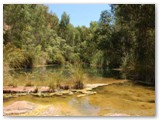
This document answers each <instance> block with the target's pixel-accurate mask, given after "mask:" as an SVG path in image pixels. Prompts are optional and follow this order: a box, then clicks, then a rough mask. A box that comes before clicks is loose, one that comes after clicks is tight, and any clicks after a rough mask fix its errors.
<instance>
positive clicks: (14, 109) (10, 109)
mask: <svg viewBox="0 0 160 120" xmlns="http://www.w3.org/2000/svg"><path fill="white" fill-rule="evenodd" d="M36 106H37V105H36V104H33V103H31V102H27V101H16V102H14V103H12V104H11V105H8V106H7V107H4V109H3V114H4V115H16V114H23V113H26V112H29V111H31V110H33V109H35V108H36Z"/></svg>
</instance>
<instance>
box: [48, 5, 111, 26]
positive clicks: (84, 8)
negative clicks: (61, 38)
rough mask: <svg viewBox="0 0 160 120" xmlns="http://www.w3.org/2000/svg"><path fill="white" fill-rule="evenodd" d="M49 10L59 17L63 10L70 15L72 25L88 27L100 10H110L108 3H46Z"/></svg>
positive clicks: (96, 18)
mask: <svg viewBox="0 0 160 120" xmlns="http://www.w3.org/2000/svg"><path fill="white" fill-rule="evenodd" d="M47 6H48V7H49V12H51V11H52V12H53V13H56V15H57V16H58V18H59V19H60V18H61V15H62V13H63V12H64V11H65V12H66V13H67V14H69V16H70V23H72V24H73V25H74V26H78V25H79V26H82V25H85V26H87V27H89V24H90V22H91V21H98V20H99V18H100V14H101V11H103V10H110V7H109V5H108V4H47Z"/></svg>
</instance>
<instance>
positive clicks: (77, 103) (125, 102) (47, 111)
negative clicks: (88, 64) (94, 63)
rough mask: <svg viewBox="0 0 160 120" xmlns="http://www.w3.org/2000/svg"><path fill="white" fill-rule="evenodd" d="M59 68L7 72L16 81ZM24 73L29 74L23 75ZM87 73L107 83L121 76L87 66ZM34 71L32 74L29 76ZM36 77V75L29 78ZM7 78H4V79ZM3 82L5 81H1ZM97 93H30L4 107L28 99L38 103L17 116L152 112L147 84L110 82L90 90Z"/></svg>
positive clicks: (152, 92)
mask: <svg viewBox="0 0 160 120" xmlns="http://www.w3.org/2000/svg"><path fill="white" fill-rule="evenodd" d="M59 70H60V68H59V67H53V66H52V67H51V66H50V67H49V66H48V67H40V68H34V69H30V70H27V71H26V70H18V71H11V72H10V74H14V77H15V79H16V80H19V81H22V80H24V79H32V80H33V81H34V80H39V79H42V78H43V77H44V76H43V77H42V74H45V75H47V74H49V73H50V72H57V71H59ZM24 72H28V73H30V74H31V75H30V76H29V78H28V76H27V78H26V76H25V75H24ZM85 72H86V73H87V75H88V76H89V79H87V83H110V82H114V81H119V80H123V79H125V77H124V75H122V73H120V72H119V71H114V70H105V71H103V70H101V69H96V68H89V69H88V68H87V69H85ZM33 74H34V75H33ZM33 76H36V77H33ZM5 80H7V77H6V78H5V77H4V81H5ZM4 84H5V82H4ZM94 91H96V92H97V94H94V95H88V96H84V97H77V95H76V94H74V95H71V96H68V95H64V96H54V97H35V96H32V95H26V96H20V97H16V98H9V99H4V100H3V102H4V107H6V106H8V105H10V104H12V103H14V102H16V101H28V102H32V103H35V104H37V105H38V107H37V108H36V109H34V110H32V111H31V112H28V113H25V114H19V115H20V116H21V115H22V116H112V115H113V116H114V115H117V114H121V115H129V116H154V115H155V89H154V87H150V86H142V85H138V84H134V83H133V82H132V81H130V80H129V81H128V82H125V83H123V84H113V85H108V86H103V87H98V88H96V89H94Z"/></svg>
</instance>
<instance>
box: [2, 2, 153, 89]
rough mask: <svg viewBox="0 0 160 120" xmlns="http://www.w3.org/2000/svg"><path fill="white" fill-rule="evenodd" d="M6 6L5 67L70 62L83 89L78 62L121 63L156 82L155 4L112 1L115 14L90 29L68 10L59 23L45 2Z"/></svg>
mask: <svg viewBox="0 0 160 120" xmlns="http://www.w3.org/2000/svg"><path fill="white" fill-rule="evenodd" d="M3 8H4V12H3V13H4V15H3V19H4V20H3V21H4V27H3V43H4V44H3V45H4V47H3V49H4V67H5V68H4V70H5V71H6V70H8V69H9V67H10V68H31V67H33V66H36V65H46V64H58V65H64V66H65V64H69V66H71V67H70V68H68V71H70V74H71V75H73V76H74V77H73V79H74V80H75V81H76V82H75V84H77V85H78V86H79V87H80V86H82V84H81V80H82V79H83V78H82V76H83V72H82V73H81V71H80V70H77V69H76V68H74V67H72V65H75V66H76V65H77V64H83V65H85V66H86V65H88V66H89V65H93V66H99V67H102V68H104V69H106V67H110V68H119V67H121V68H123V71H125V72H126V71H127V72H126V73H127V75H128V76H129V77H131V76H132V77H131V78H133V79H136V80H141V81H145V82H151V83H153V84H154V81H155V5H149V4H147V5H145V4H142V5H141V4H137V5H136V4H134V5H131V4H129V5H128V4H124V5H122V4H121V5H111V8H112V10H111V11H112V13H111V12H110V11H107V10H104V11H102V12H101V14H100V19H99V21H91V22H90V27H86V26H78V27H74V26H73V25H72V24H71V23H70V17H69V15H68V14H67V13H66V12H64V13H63V14H62V17H61V20H60V21H59V19H58V17H57V16H56V15H55V14H54V13H49V12H48V7H47V6H45V5H35V4H26V5H25V4H5V5H4V6H3ZM33 11H34V12H33ZM71 64H72V65H71ZM56 79H59V78H58V76H57V77H56V76H55V80H54V81H52V80H51V83H50V87H51V88H52V89H54V88H55V87H56V84H58V83H57V82H56V81H61V80H56ZM77 81H78V82H77ZM82 83H83V82H82Z"/></svg>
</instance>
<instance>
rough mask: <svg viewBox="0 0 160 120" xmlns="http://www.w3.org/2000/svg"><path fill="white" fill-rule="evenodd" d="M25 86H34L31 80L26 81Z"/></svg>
mask: <svg viewBox="0 0 160 120" xmlns="http://www.w3.org/2000/svg"><path fill="white" fill-rule="evenodd" d="M25 86H26V87H31V86H34V85H33V84H32V82H31V81H29V82H28V83H26V85H25Z"/></svg>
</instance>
